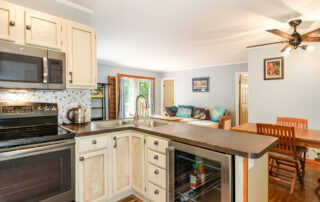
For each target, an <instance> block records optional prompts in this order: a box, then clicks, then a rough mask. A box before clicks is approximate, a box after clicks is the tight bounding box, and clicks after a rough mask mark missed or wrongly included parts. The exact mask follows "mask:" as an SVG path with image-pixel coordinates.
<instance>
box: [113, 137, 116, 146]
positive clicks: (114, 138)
mask: <svg viewBox="0 0 320 202" xmlns="http://www.w3.org/2000/svg"><path fill="white" fill-rule="evenodd" d="M113 140H114V145H113V148H117V137H113Z"/></svg>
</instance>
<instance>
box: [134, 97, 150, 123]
mask: <svg viewBox="0 0 320 202" xmlns="http://www.w3.org/2000/svg"><path fill="white" fill-rule="evenodd" d="M140 97H143V98H144V99H145V101H146V108H147V109H148V108H150V105H149V100H148V99H147V98H146V97H145V96H144V95H142V94H140V95H138V96H137V98H136V113H135V114H134V122H135V123H136V122H137V121H139V119H140V117H139V110H138V109H139V105H138V101H139V98H140Z"/></svg>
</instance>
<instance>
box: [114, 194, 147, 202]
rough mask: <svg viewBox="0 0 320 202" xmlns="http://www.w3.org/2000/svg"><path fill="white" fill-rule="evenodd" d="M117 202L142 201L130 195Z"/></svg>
mask: <svg viewBox="0 0 320 202" xmlns="http://www.w3.org/2000/svg"><path fill="white" fill-rule="evenodd" d="M118 202H143V201H141V200H140V199H139V198H137V197H135V196H133V195H131V196H128V197H126V198H124V199H121V200H120V201H118Z"/></svg>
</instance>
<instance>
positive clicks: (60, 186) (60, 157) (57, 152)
mask: <svg viewBox="0 0 320 202" xmlns="http://www.w3.org/2000/svg"><path fill="white" fill-rule="evenodd" d="M57 115H58V109H57V105H56V104H48V103H14V104H13V103H0V178H1V180H0V201H8V202H20V201H45V202H58V201H59V202H60V201H64V202H68V201H74V200H75V184H74V181H75V178H74V170H75V167H74V166H75V161H74V156H75V153H74V152H75V151H74V150H75V146H74V145H75V142H74V139H73V138H74V133H72V132H70V131H67V130H64V129H63V128H60V127H59V126H58V124H57V123H58V121H57V120H58V119H57Z"/></svg>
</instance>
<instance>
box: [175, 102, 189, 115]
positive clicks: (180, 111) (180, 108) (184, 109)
mask: <svg viewBox="0 0 320 202" xmlns="http://www.w3.org/2000/svg"><path fill="white" fill-rule="evenodd" d="M191 115H192V106H183V105H179V106H178V112H177V114H176V117H183V118H191Z"/></svg>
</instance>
